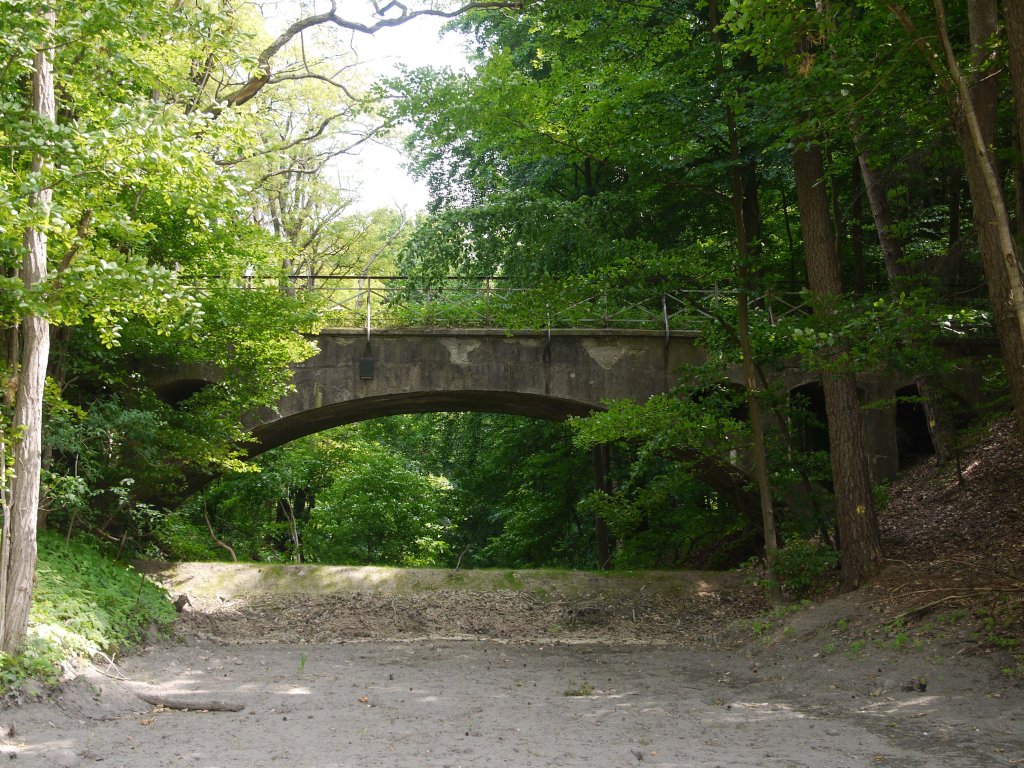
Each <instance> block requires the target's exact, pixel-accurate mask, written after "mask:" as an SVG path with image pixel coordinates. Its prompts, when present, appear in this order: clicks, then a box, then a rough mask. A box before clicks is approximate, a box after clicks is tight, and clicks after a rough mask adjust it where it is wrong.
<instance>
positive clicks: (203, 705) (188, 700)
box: [136, 691, 245, 712]
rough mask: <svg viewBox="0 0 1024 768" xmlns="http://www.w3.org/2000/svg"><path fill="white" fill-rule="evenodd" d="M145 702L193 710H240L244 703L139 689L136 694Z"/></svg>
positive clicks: (155, 705)
mask: <svg viewBox="0 0 1024 768" xmlns="http://www.w3.org/2000/svg"><path fill="white" fill-rule="evenodd" d="M136 695H137V696H138V697H139V698H140V699H142V700H143V701H144V702H146V703H147V704H152V705H153V706H154V707H164V708H165V709H185V710H191V711H193V712H196V711H199V710H203V711H206V712H241V711H242V710H243V709H245V704H241V703H239V702H235V701H221V700H220V699H203V698H200V697H196V696H175V695H170V696H165V695H164V694H160V693H150V692H147V691H141V692H139V693H137V694H136Z"/></svg>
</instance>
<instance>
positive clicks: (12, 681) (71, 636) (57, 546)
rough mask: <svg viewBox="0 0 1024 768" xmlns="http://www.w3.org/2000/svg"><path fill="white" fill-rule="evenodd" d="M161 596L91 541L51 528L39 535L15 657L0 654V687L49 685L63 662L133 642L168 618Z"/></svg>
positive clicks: (170, 616) (170, 611)
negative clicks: (31, 682) (23, 632)
mask: <svg viewBox="0 0 1024 768" xmlns="http://www.w3.org/2000/svg"><path fill="white" fill-rule="evenodd" d="M174 616H175V613H174V608H173V607H172V606H171V604H170V602H169V601H168V599H167V593H166V592H165V591H164V590H163V589H161V588H160V587H158V586H156V585H155V584H153V583H152V582H150V581H149V580H148V579H147V578H146V577H145V576H144V575H142V574H141V573H138V572H136V571H134V570H133V569H132V568H130V567H129V566H126V565H123V564H121V563H117V562H114V561H113V560H111V559H110V558H108V557H106V556H104V555H103V554H102V553H101V552H100V550H99V549H98V548H97V547H96V546H94V545H93V544H91V543H88V542H86V541H82V540H77V539H76V540H72V541H71V542H69V543H66V542H65V541H64V539H63V537H61V536H59V535H57V534H56V533H53V532H52V531H44V532H43V533H41V534H40V536H39V562H38V564H37V566H36V587H35V592H34V594H33V599H32V611H31V613H30V615H29V628H28V637H27V638H26V641H25V646H24V649H23V650H22V652H21V653H20V654H18V655H17V656H10V655H8V654H0V687H2V688H3V689H4V690H10V689H14V688H17V687H18V686H19V685H20V684H21V683H22V682H23V681H24V680H25V679H26V678H29V677H35V678H39V679H41V680H43V681H44V682H53V681H55V680H56V678H57V675H58V674H59V671H60V670H59V665H60V663H61V662H63V661H65V660H68V659H72V658H76V657H87V656H91V655H93V654H96V653H99V652H103V653H108V654H109V653H114V652H115V651H116V650H118V649H119V648H121V647H124V646H128V645H131V644H133V643H136V642H138V641H139V640H141V639H142V637H143V636H144V634H145V632H146V630H147V628H148V627H149V626H150V625H152V624H156V625H157V626H162V625H167V624H169V623H170V622H172V621H173V620H174Z"/></svg>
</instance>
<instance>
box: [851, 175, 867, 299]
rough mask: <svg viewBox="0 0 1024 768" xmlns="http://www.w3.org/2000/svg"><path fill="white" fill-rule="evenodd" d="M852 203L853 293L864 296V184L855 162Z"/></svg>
mask: <svg viewBox="0 0 1024 768" xmlns="http://www.w3.org/2000/svg"><path fill="white" fill-rule="evenodd" d="M850 186H851V187H852V188H853V203H852V205H851V211H850V248H851V250H852V252H853V292H854V293H856V294H857V295H858V296H862V295H863V294H864V283H865V276H864V191H865V190H864V182H863V180H862V178H861V173H860V165H859V164H858V162H857V161H856V160H854V161H853V167H852V168H851V169H850Z"/></svg>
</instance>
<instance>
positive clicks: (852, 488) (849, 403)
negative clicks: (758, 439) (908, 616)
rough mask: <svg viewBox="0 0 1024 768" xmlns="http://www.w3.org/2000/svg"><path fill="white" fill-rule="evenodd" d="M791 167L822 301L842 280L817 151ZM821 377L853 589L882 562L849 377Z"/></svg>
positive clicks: (800, 153)
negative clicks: (794, 176) (794, 175)
mask: <svg viewBox="0 0 1024 768" xmlns="http://www.w3.org/2000/svg"><path fill="white" fill-rule="evenodd" d="M793 168H794V171H795V173H796V189H797V201H798V204H799V208H800V229H801V231H802V232H803V238H804V256H805V259H806V263H807V279H808V283H809V284H810V288H811V291H812V292H813V293H814V294H815V296H816V297H817V298H818V300H819V301H821V300H826V301H827V299H828V298H829V297H832V296H837V295H839V294H840V293H842V282H841V279H840V269H839V258H838V254H837V253H836V250H835V236H834V234H833V230H832V222H831V220H830V218H829V201H828V196H827V195H826V192H825V186H824V181H823V177H824V173H825V167H824V162H823V159H822V155H821V149H820V147H819V146H817V145H814V144H811V145H802V146H798V147H797V149H796V150H794V152H793ZM821 379H822V388H823V390H824V394H825V412H826V416H827V418H828V427H829V454H830V457H831V461H832V481H833V484H834V487H835V499H836V524H837V527H838V530H839V540H840V547H841V552H842V584H843V587H844V588H846V589H853V588H855V587H857V586H859V585H861V584H863V583H864V582H865V581H866V580H867V579H869V578H871V577H872V576H873V575H875V574H876V573H877V572H878V570H879V569H880V567H881V563H882V547H881V543H880V539H879V533H878V520H877V518H876V516H875V508H874V502H873V499H872V489H871V478H870V474H869V472H868V462H867V455H866V454H865V449H864V428H863V424H862V423H861V414H860V400H859V398H858V395H857V382H856V379H855V378H854V375H853V374H852V373H842V372H831V371H826V372H824V373H823V374H822V377H821Z"/></svg>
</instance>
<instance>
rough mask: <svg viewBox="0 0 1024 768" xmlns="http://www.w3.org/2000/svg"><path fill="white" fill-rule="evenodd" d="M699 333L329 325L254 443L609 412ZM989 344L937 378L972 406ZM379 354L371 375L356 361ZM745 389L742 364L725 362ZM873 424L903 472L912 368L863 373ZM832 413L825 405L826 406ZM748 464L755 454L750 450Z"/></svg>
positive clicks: (156, 378) (651, 387) (651, 385)
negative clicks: (903, 409) (465, 415)
mask: <svg viewBox="0 0 1024 768" xmlns="http://www.w3.org/2000/svg"><path fill="white" fill-rule="evenodd" d="M698 335H699V334H697V333H694V332H683V331H674V332H672V333H671V334H669V335H668V336H666V335H665V334H664V333H661V332H655V331H629V330H604V329H591V330H561V331H553V332H552V333H551V335H550V336H549V335H548V334H547V333H545V332H537V331H519V332H513V333H506V332H505V331H504V330H501V329H470V330H452V329H440V328H437V329H434V328H430V329H417V328H406V329H393V330H381V331H375V332H374V333H373V335H372V336H371V338H370V342H369V345H367V339H366V335H365V331H363V330H355V329H341V330H325V331H323V332H321V333H320V334H319V335H318V336H317V337H316V341H317V344H318V345H319V347H320V352H319V354H317V355H316V356H314V357H312V358H310V359H309V360H307V361H305V362H303V363H299V364H297V365H295V366H294V371H295V375H294V378H293V384H294V386H295V391H294V392H293V393H292V394H290V395H288V396H286V397H285V398H283V399H282V400H281V401H280V403H279V404H278V407H277V408H276V409H274V410H271V409H265V410H263V411H261V412H260V413H257V414H253V415H252V416H251V417H249V418H248V419H246V420H245V424H246V426H247V427H249V428H250V429H251V430H252V433H253V435H254V436H255V437H256V438H257V440H258V443H257V444H255V445H254V446H253V448H252V449H251V453H253V454H257V453H261V452H262V451H265V450H267V449H269V448H273V447H274V446H277V445H281V444H282V443H286V442H288V441H290V440H294V439H296V438H298V437H302V436H303V435H308V434H312V433H314V432H318V431H320V430H323V429H328V428H330V427H335V426H338V425H340V424H348V423H352V422H357V421H363V420H365V419H372V418H376V417H380V416H392V415H395V414H401V413H427V412H436V411H483V412H492V413H509V414H514V415H518V416H532V417H536V418H544V419H556V420H557V419H564V418H567V417H569V416H585V415H586V414H588V413H590V412H591V411H594V410H600V409H602V408H603V407H604V406H603V402H604V401H606V400H614V399H620V398H628V399H632V400H636V401H643V400H646V399H647V398H648V397H650V396H651V395H653V394H656V393H659V392H665V391H667V390H669V389H670V388H671V387H672V386H673V385H674V384H675V383H676V381H677V380H678V377H679V373H680V370H681V369H682V368H683V367H684V366H686V365H695V364H700V363H702V362H704V359H705V358H704V354H703V351H702V350H701V349H699V348H698V347H697V344H696V340H697V337H698ZM985 351H986V349H985V348H984V347H983V346H978V344H977V343H976V342H975V343H974V344H973V346H971V347H970V348H966V347H965V348H960V347H956V348H951V349H950V350H949V354H950V357H951V359H956V360H957V361H958V366H957V371H956V373H953V374H949V375H947V376H946V377H944V379H943V380H942V381H941V384H942V385H943V388H944V389H945V390H948V396H949V397H952V398H956V399H958V400H959V401H960V404H961V406H962V408H963V409H964V410H965V412H972V411H974V410H975V409H977V408H978V407H979V406H981V405H982V404H983V402H984V400H985V399H986V396H991V395H986V393H985V392H984V391H983V389H982V387H981V386H980V383H981V380H982V374H983V368H981V367H978V366H977V365H976V363H977V362H978V360H980V359H981V356H982V355H983V354H984V353H985ZM364 360H372V366H373V370H372V377H371V378H362V377H361V371H360V365H361V363H363V361H364ZM725 374H726V376H727V377H728V378H729V379H730V380H732V381H733V382H734V383H736V384H737V385H739V386H742V382H743V378H742V373H741V371H740V369H739V367H738V366H733V367H730V368H729V369H727V370H726V371H725ZM222 376H223V373H222V372H221V371H219V370H217V369H215V368H213V367H211V366H199V365H191V366H176V367H171V368H166V369H154V370H151V371H150V372H149V374H148V377H149V380H150V384H151V386H153V387H154V389H156V390H157V391H158V392H159V393H160V394H161V396H162V397H164V399H165V400H167V401H168V402H178V401H180V400H182V399H185V398H186V397H188V396H190V395H191V394H193V393H194V392H196V391H198V390H199V389H201V388H202V386H204V384H206V383H208V382H211V381H218V380H220V378H222ZM769 377H770V379H771V382H772V385H773V386H775V387H778V388H779V389H780V390H783V391H792V390H793V389H795V388H797V387H800V386H802V385H805V384H808V383H812V382H817V381H818V374H816V373H813V372H809V371H805V370H802V369H800V368H799V367H795V366H794V367H787V368H783V369H779V370H773V371H771V372H770V373H769ZM857 383H858V387H859V389H860V393H861V402H862V403H863V404H864V405H865V408H864V410H863V412H862V416H863V419H864V427H865V430H864V432H865V442H866V445H865V450H866V452H867V455H868V462H869V466H870V468H871V473H872V478H873V479H874V481H875V482H880V481H882V480H885V479H888V478H891V477H893V476H895V475H896V473H897V472H898V471H899V468H900V465H899V462H900V451H899V445H898V436H899V434H900V430H901V429H903V430H906V429H908V428H911V427H910V425H907V424H901V423H900V421H899V418H898V413H897V406H896V400H895V395H896V392H897V391H898V390H900V389H901V388H904V387H907V386H908V385H912V384H913V379H912V377H909V376H904V377H902V378H899V377H893V376H888V375H871V374H864V375H860V376H858V378H857ZM820 416H821V418H822V419H824V413H821V414H820ZM739 463H740V465H743V464H745V463H747V462H746V461H745V459H744V458H743V457H741V458H740V462H739Z"/></svg>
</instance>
